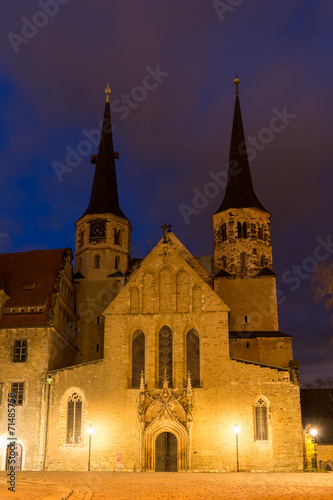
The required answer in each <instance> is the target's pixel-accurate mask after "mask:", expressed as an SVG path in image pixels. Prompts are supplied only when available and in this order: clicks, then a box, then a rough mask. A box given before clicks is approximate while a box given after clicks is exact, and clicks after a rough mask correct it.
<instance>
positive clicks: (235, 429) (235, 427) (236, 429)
mask: <svg viewBox="0 0 333 500" xmlns="http://www.w3.org/2000/svg"><path fill="white" fill-rule="evenodd" d="M233 431H234V433H235V434H236V456H237V472H239V461H238V433H239V431H240V428H239V427H238V425H237V424H236V425H234V427H233Z"/></svg>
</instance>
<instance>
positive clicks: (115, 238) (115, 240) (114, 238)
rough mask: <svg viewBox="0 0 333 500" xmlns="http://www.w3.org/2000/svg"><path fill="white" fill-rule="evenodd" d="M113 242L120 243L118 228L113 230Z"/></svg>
mask: <svg viewBox="0 0 333 500" xmlns="http://www.w3.org/2000/svg"><path fill="white" fill-rule="evenodd" d="M113 242H114V244H115V245H121V232H120V229H116V228H115V229H114V230H113Z"/></svg>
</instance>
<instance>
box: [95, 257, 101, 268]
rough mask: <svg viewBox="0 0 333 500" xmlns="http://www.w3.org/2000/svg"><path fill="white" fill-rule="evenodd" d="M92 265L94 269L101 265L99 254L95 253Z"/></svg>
mask: <svg viewBox="0 0 333 500" xmlns="http://www.w3.org/2000/svg"><path fill="white" fill-rule="evenodd" d="M94 267H95V269H99V268H100V267H101V256H100V255H95V259H94Z"/></svg>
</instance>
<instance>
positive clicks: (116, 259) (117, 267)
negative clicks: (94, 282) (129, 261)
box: [114, 255, 120, 270]
mask: <svg viewBox="0 0 333 500" xmlns="http://www.w3.org/2000/svg"><path fill="white" fill-rule="evenodd" d="M119 262H120V257H118V255H117V256H116V257H115V259H114V268H115V269H116V270H118V269H119Z"/></svg>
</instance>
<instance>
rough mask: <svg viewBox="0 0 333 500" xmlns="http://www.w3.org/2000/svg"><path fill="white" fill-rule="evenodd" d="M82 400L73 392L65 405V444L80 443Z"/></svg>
mask: <svg viewBox="0 0 333 500" xmlns="http://www.w3.org/2000/svg"><path fill="white" fill-rule="evenodd" d="M81 427H82V398H81V396H79V394H77V393H76V392H74V393H73V394H72V395H71V396H70V397H69V398H68V403H67V441H66V442H67V443H69V444H80V443H81Z"/></svg>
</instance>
